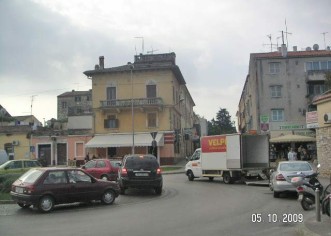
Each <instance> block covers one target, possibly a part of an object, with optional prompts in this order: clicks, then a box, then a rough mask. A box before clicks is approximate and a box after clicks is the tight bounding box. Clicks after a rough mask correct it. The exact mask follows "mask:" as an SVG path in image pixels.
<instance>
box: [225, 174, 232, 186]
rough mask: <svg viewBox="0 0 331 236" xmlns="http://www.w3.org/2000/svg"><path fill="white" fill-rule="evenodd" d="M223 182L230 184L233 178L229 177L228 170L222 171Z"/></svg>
mask: <svg viewBox="0 0 331 236" xmlns="http://www.w3.org/2000/svg"><path fill="white" fill-rule="evenodd" d="M223 182H224V183H225V184H232V183H233V179H232V178H231V175H230V173H229V172H224V173H223Z"/></svg>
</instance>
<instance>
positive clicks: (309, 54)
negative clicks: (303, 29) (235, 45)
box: [251, 50, 331, 58]
mask: <svg viewBox="0 0 331 236" xmlns="http://www.w3.org/2000/svg"><path fill="white" fill-rule="evenodd" d="M251 56H253V57H255V58H283V57H282V54H281V53H280V52H267V53H251ZM326 56H329V57H331V51H330V50H317V51H315V50H311V51H288V52H287V58H289V57H326Z"/></svg>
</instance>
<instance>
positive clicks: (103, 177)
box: [100, 175, 108, 180]
mask: <svg viewBox="0 0 331 236" xmlns="http://www.w3.org/2000/svg"><path fill="white" fill-rule="evenodd" d="M100 179H102V180H108V177H107V175H102V176H101V178H100Z"/></svg>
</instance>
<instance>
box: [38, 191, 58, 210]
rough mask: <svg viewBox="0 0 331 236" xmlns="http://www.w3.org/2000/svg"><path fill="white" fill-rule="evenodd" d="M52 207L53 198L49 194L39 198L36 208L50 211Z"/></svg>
mask: <svg viewBox="0 0 331 236" xmlns="http://www.w3.org/2000/svg"><path fill="white" fill-rule="evenodd" d="M53 208H54V199H53V198H52V197H51V196H49V195H46V196H43V197H41V198H40V200H39V205H38V209H39V211H41V212H50V211H51V210H53Z"/></svg>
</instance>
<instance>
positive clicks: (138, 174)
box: [136, 173, 148, 176]
mask: <svg viewBox="0 0 331 236" xmlns="http://www.w3.org/2000/svg"><path fill="white" fill-rule="evenodd" d="M136 176H148V173H136Z"/></svg>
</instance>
